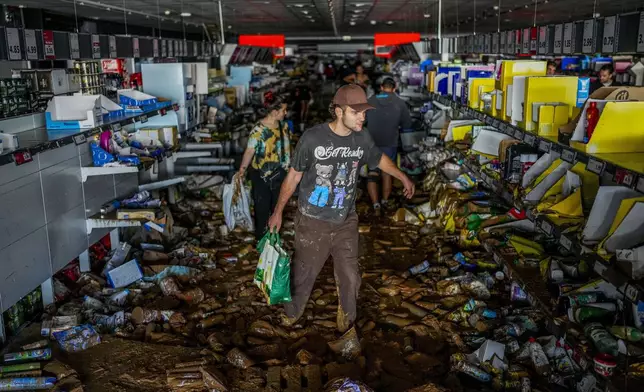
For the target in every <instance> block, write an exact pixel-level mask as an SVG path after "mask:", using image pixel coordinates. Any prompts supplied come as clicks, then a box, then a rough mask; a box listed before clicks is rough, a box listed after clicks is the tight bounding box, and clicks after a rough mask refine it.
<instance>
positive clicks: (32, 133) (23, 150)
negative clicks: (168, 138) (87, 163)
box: [0, 102, 179, 166]
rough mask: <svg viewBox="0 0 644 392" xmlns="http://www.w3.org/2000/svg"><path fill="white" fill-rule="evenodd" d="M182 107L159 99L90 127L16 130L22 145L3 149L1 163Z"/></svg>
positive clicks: (21, 159)
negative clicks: (136, 110)
mask: <svg viewBox="0 0 644 392" xmlns="http://www.w3.org/2000/svg"><path fill="white" fill-rule="evenodd" d="M170 109H172V110H175V111H177V110H179V106H178V105H176V104H172V103H171V102H159V103H158V104H156V105H150V106H148V107H146V110H145V111H144V112H143V113H137V114H129V115H123V116H117V117H106V118H105V120H104V124H102V125H100V126H98V127H95V128H90V129H65V130H47V129H46V128H45V127H41V128H35V129H30V130H26V131H22V132H18V133H15V135H16V137H18V141H19V145H20V148H18V149H15V150H4V151H3V152H2V153H0V166H2V165H6V164H9V163H15V164H16V165H20V164H22V163H26V162H30V161H31V160H33V156H34V155H36V154H39V153H41V152H44V151H48V150H53V149H56V148H60V147H63V146H66V145H69V144H72V143H75V144H77V145H79V144H83V143H85V142H86V141H87V138H88V137H91V136H94V135H97V134H99V133H100V132H102V131H105V130H118V129H120V128H121V127H123V126H125V125H128V124H132V123H135V122H139V121H140V122H146V121H147V119H148V117H152V116H156V115H161V116H164V115H165V114H166V113H167V111H168V110H170Z"/></svg>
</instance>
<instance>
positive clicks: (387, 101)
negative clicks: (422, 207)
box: [367, 77, 411, 216]
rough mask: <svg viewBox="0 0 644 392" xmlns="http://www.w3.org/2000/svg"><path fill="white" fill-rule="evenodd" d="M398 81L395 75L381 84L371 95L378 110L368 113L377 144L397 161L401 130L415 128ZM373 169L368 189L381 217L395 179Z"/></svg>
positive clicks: (370, 101)
mask: <svg viewBox="0 0 644 392" xmlns="http://www.w3.org/2000/svg"><path fill="white" fill-rule="evenodd" d="M395 88H396V82H395V81H394V79H392V78H389V77H387V78H385V79H384V80H383V81H382V83H381V85H380V93H379V94H377V95H373V96H372V97H371V98H369V100H368V102H369V105H371V106H373V107H374V108H375V109H374V110H369V111H368V112H367V127H368V129H369V132H370V133H371V136H372V137H373V140H374V142H375V143H376V146H378V148H380V150H381V151H382V152H383V154H385V155H387V156H388V157H389V159H391V160H392V161H393V162H396V156H397V155H398V137H399V134H400V129H401V128H402V129H410V128H411V115H410V114H409V108H407V104H406V103H405V101H403V100H402V99H400V98H399V97H398V96H397V95H396V93H395V92H394V90H395ZM369 169H370V173H369V181H368V184H367V190H368V191H369V197H370V198H371V202H372V203H373V208H374V212H375V214H376V216H379V215H380V213H381V211H380V209H381V206H383V207H385V208H388V207H390V205H389V196H390V195H391V187H392V180H391V176H390V175H389V174H387V173H380V170H378V169H372V168H369ZM379 174H381V175H382V200H380V201H379V199H378V196H379V195H378V182H377V181H378V176H379Z"/></svg>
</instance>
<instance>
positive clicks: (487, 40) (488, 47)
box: [483, 34, 492, 54]
mask: <svg viewBox="0 0 644 392" xmlns="http://www.w3.org/2000/svg"><path fill="white" fill-rule="evenodd" d="M483 37H484V40H485V53H488V54H489V53H492V34H485V35H484V36H483Z"/></svg>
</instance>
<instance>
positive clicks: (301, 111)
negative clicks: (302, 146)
mask: <svg viewBox="0 0 644 392" xmlns="http://www.w3.org/2000/svg"><path fill="white" fill-rule="evenodd" d="M312 100H313V92H312V91H311V88H310V87H309V85H308V83H307V81H306V79H305V78H302V79H300V83H299V84H298V85H297V86H295V89H294V90H293V103H294V110H295V113H296V114H297V116H298V117H297V119H298V121H299V123H300V132H303V131H304V127H305V124H306V121H307V117H308V115H309V106H310V104H311V101H312Z"/></svg>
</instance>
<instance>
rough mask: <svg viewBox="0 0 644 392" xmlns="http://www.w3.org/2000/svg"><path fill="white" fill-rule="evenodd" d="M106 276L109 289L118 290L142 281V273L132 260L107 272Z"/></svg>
mask: <svg viewBox="0 0 644 392" xmlns="http://www.w3.org/2000/svg"><path fill="white" fill-rule="evenodd" d="M106 276H107V283H108V284H109V285H110V287H112V288H115V289H118V288H121V287H125V286H129V285H131V284H132V283H134V282H136V281H137V280H141V279H143V271H142V270H141V267H139V263H137V262H136V259H132V260H130V261H128V262H127V263H125V264H123V265H122V266H120V267H117V268H114V269H113V270H110V271H108V272H107V274H106Z"/></svg>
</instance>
